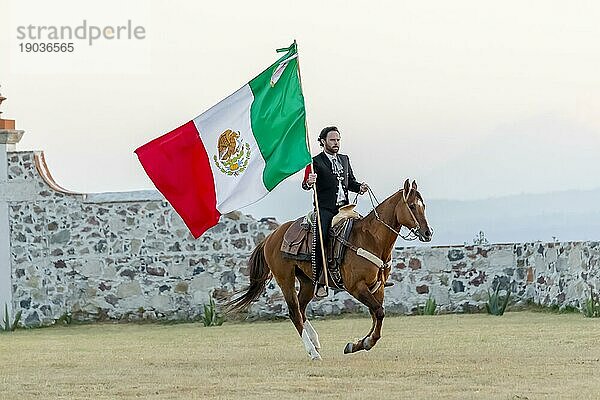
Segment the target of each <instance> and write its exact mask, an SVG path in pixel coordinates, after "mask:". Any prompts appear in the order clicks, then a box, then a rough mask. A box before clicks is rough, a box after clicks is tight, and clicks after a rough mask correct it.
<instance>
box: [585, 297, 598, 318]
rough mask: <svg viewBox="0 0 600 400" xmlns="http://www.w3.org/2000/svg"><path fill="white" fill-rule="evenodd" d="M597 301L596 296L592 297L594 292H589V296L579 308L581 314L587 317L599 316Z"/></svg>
mask: <svg viewBox="0 0 600 400" xmlns="http://www.w3.org/2000/svg"><path fill="white" fill-rule="evenodd" d="M598 303H599V301H598V298H597V297H596V298H594V293H593V292H590V298H589V299H587V300H586V302H585V304H584V305H583V308H582V310H581V311H582V312H583V315H584V316H586V317H588V318H598V317H600V304H598Z"/></svg>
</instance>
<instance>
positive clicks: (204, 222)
mask: <svg viewBox="0 0 600 400" xmlns="http://www.w3.org/2000/svg"><path fill="white" fill-rule="evenodd" d="M135 153H136V154H137V156H138V158H139V159H140V162H141V163H142V166H143V167H144V170H146V173H147V174H148V176H149V177H150V179H151V180H152V182H153V183H154V185H155V186H156V188H157V189H158V190H159V191H160V192H161V193H162V194H163V195H164V196H165V198H166V199H167V200H168V201H169V203H171V205H172V206H173V208H174V209H175V211H177V213H178V214H179V215H180V216H181V218H182V219H183V221H184V222H185V224H186V225H187V227H188V228H189V229H190V231H191V232H192V235H193V236H194V237H195V238H198V237H199V236H200V235H202V234H203V233H204V232H205V231H206V230H207V229H209V228H210V227H212V226H214V225H216V224H217V223H218V222H219V216H220V215H221V214H220V213H219V212H218V211H217V196H216V194H215V183H214V179H213V175H212V171H211V169H210V160H209V159H208V155H207V153H206V149H205V148H204V144H203V143H202V140H200V135H199V134H198V131H197V130H196V126H195V125H194V122H193V121H190V122H188V123H187V124H185V125H182V126H180V127H179V128H177V129H175V130H173V131H171V132H169V133H167V134H165V135H163V136H161V137H159V138H157V139H154V140H153V141H151V142H149V143H146V144H145V145H143V146H141V147H139V148H138V149H137V150H136V151H135Z"/></svg>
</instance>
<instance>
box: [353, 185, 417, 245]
mask: <svg viewBox="0 0 600 400" xmlns="http://www.w3.org/2000/svg"><path fill="white" fill-rule="evenodd" d="M402 191H404V189H402ZM367 193H368V194H369V200H371V206H372V207H373V213H374V214H375V219H376V220H377V221H379V222H381V223H382V224H383V225H384V226H385V227H386V228H388V229H389V230H390V231H392V232H394V234H396V236H400V237H401V238H402V239H404V240H407V241H411V240H416V239H418V238H419V237H420V234H419V228H420V225H419V221H418V220H417V218H416V217H415V214H413V212H412V210H411V209H410V207H409V205H408V202H407V201H406V197H405V193H404V192H403V193H402V202H403V203H404V205H405V206H406V209H407V210H408V212H409V213H410V216H411V217H412V219H413V222H414V223H415V227H414V228H408V227H407V229H409V233H408V234H407V235H403V234H402V233H400V231H397V230H395V229H394V228H392V227H391V226H390V225H389V224H388V223H387V222H385V221H384V220H382V219H381V217H379V213H378V212H377V206H378V205H379V204H381V203H380V202H379V200H377V197H375V193H373V190H372V189H371V188H369V189H368V190H367ZM357 197H358V194H357ZM375 203H377V204H375ZM400 229H402V225H400Z"/></svg>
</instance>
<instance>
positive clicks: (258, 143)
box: [135, 42, 311, 238]
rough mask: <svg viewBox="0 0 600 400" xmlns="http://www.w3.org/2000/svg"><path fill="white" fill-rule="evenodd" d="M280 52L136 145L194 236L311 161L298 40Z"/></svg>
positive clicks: (259, 196) (141, 159)
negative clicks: (225, 93)
mask: <svg viewBox="0 0 600 400" xmlns="http://www.w3.org/2000/svg"><path fill="white" fill-rule="evenodd" d="M278 52H285V55H283V56H282V57H281V58H280V59H279V60H277V61H276V62H275V63H274V64H273V65H271V66H270V67H269V68H267V69H266V70H265V71H263V72H262V73H260V74H259V75H258V76H257V77H256V78H254V79H252V80H251V81H250V82H249V83H247V84H246V85H244V86H243V87H242V88H240V89H239V90H238V91H236V92H235V93H233V94H232V95H230V96H229V97H227V98H226V99H224V100H222V101H221V102H220V103H218V104H217V105H215V106H214V107H212V108H210V109H209V110H208V111H206V112H204V113H203V114H201V115H200V116H198V117H196V118H194V119H193V120H191V121H190V122H188V123H186V124H184V125H182V126H180V127H179V128H177V129H175V130H173V131H171V132H169V133H167V134H165V135H163V136H161V137H159V138H157V139H155V140H153V141H151V142H149V143H147V144H145V145H143V146H141V147H139V148H138V149H137V150H136V151H135V153H136V154H137V156H138V158H139V160H140V162H141V163H142V166H143V167H144V170H145V171H146V173H147V174H148V176H149V177H150V179H151V180H152V182H153V183H154V185H156V187H157V189H158V190H159V191H160V192H161V193H162V194H163V195H164V196H165V198H166V199H167V200H168V201H169V203H171V205H172V206H173V208H174V209H175V210H176V211H177V213H178V214H179V215H180V216H181V218H183V221H184V222H185V224H186V225H187V226H188V228H189V229H190V231H191V233H192V235H193V236H194V237H195V238H197V237H199V236H200V235H202V234H203V233H204V232H205V231H206V230H207V229H209V228H210V227H212V226H214V225H216V224H217V223H218V222H219V217H220V216H221V214H225V213H228V212H230V211H233V210H237V209H239V208H241V207H244V206H247V205H250V204H252V203H255V202H256V201H258V200H260V199H261V198H263V197H264V196H265V195H267V194H268V193H269V192H270V191H271V190H273V188H275V186H277V185H278V184H279V183H280V182H281V181H283V180H284V179H285V178H287V177H288V176H290V175H292V174H294V173H295V172H297V171H299V170H300V169H302V168H304V167H305V166H306V165H307V164H309V163H310V161H311V157H310V152H309V150H308V144H307V141H306V124H305V109H304V97H303V96H302V89H301V87H300V76H299V71H298V52H297V48H296V43H295V42H294V44H292V45H291V46H290V47H288V48H285V49H279V50H278Z"/></svg>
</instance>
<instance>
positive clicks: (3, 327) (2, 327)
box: [0, 303, 21, 332]
mask: <svg viewBox="0 0 600 400" xmlns="http://www.w3.org/2000/svg"><path fill="white" fill-rule="evenodd" d="M20 320H21V310H19V311H17V313H16V314H15V318H14V319H13V321H12V323H11V321H10V317H9V315H8V304H6V303H4V321H3V322H4V323H1V324H0V331H4V332H12V331H14V330H15V329H17V326H18V325H19V321H20Z"/></svg>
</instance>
